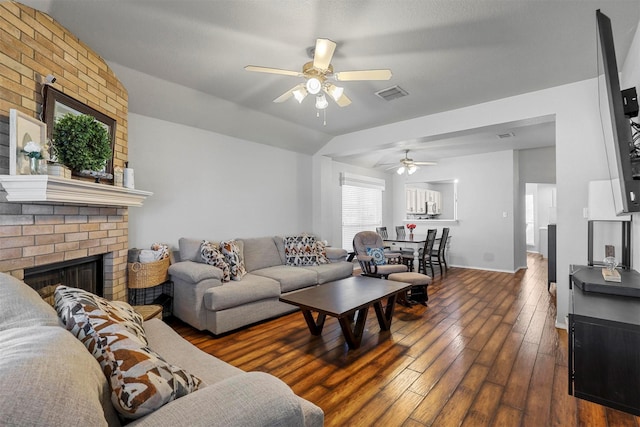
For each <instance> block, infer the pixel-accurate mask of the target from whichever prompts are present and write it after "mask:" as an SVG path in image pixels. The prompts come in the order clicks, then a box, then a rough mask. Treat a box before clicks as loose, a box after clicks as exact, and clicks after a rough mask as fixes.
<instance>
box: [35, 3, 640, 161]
mask: <svg viewBox="0 0 640 427" xmlns="http://www.w3.org/2000/svg"><path fill="white" fill-rule="evenodd" d="M22 2H23V3H25V4H27V5H29V6H32V7H35V8H37V9H39V10H42V11H43V12H45V13H48V14H49V15H50V16H52V17H53V18H54V19H56V20H57V21H58V22H60V23H61V24H62V25H64V26H65V27H66V28H68V29H69V30H70V31H71V32H73V33H74V34H75V35H77V36H78V37H79V38H80V40H82V41H83V42H84V43H86V44H87V45H88V46H90V47H91V48H92V49H93V50H94V51H96V52H97V53H98V54H99V55H101V56H102V57H103V58H104V59H105V60H107V62H109V64H110V65H112V67H113V68H114V70H115V71H116V73H117V74H118V76H119V77H120V79H121V80H122V81H123V83H124V84H125V86H126V87H127V89H128V91H129V102H130V105H129V108H130V111H131V112H133V113H138V114H142V115H147V116H152V117H158V118H162V119H166V120H172V121H176V122H179V123H185V124H188V125H192V126H197V127H202V128H205V129H210V130H214V131H216V132H219V133H223V134H228V135H231V136H235V137H238V138H243V139H248V140H252V141H255V142H259V143H264V144H270V145H273V146H277V147H281V148H285V149H289V150H294V151H298V152H301V153H306V154H313V153H315V152H317V151H318V150H319V149H320V148H321V147H322V146H323V145H324V144H326V142H328V141H329V140H331V138H333V137H334V136H337V135H343V134H348V133H351V132H355V131H358V130H362V129H368V128H372V127H376V126H380V125H385V124H389V123H394V122H399V121H403V120H407V119H411V118H415V117H420V116H424V115H429V114H434V113H438V112H442V111H447V110H452V109H456V108H461V107H465V106H469V105H474V104H478V103H482V102H487V101H491V100H495V99H500V98H505V97H508V96H513V95H518V94H522V93H527V92H531V91H535V90H540V89H544V88H548V87H553V86H558V85H563V84H567V83H571V82H576V81H580V80H585V79H589V78H593V77H595V76H596V25H595V10H596V9H601V10H602V11H603V12H604V13H605V14H607V15H608V16H609V17H610V18H611V20H612V24H613V29H614V36H615V42H616V49H617V54H618V63H619V66H621V64H622V63H623V62H624V58H625V57H626V54H627V52H628V49H629V46H630V44H631V41H632V39H633V36H634V34H635V31H636V28H637V26H638V21H639V20H640V1H639V0H606V1H605V0H600V1H592V0H270V1H266V0H209V1H205V0H160V1H150V0H126V1H116V0H102V1H86V0H23V1H22ZM316 38H329V39H331V40H333V41H335V42H336V43H337V49H336V52H335V55H334V57H333V61H332V64H333V67H334V69H335V70H336V71H346V70H361V69H379V68H389V69H391V70H392V72H393V77H392V78H391V80H389V81H354V82H344V83H342V82H341V83H340V84H341V85H342V86H343V87H344V89H345V94H347V95H348V96H349V98H350V99H351V100H352V101H353V102H352V104H351V105H349V106H348V107H344V108H341V107H338V106H337V105H336V104H335V103H333V102H332V101H331V100H330V104H329V107H328V108H327V110H326V114H327V116H326V125H323V120H322V117H320V118H318V117H316V110H315V108H314V105H313V104H314V103H313V100H312V99H309V98H310V97H308V99H306V100H305V101H304V102H303V103H302V104H298V103H297V102H296V101H295V100H294V99H293V98H291V99H289V100H288V101H286V102H284V103H273V102H272V101H273V100H274V99H275V98H277V97H278V96H280V95H281V94H282V93H284V92H285V91H287V90H289V89H291V88H292V87H293V86H295V85H296V84H297V83H300V82H302V79H301V78H297V77H289V76H281V75H270V74H262V73H251V72H247V71H245V70H244V69H243V67H244V66H245V65H249V64H251V65H260V66H266V67H274V68H282V69H287V70H294V71H298V70H301V68H302V65H303V64H304V63H305V62H307V61H309V60H310V59H309V56H308V53H307V49H308V48H309V47H311V46H313V45H314V43H315V40H316ZM394 85H399V86H400V87H401V88H402V89H404V90H405V91H406V92H408V96H406V97H403V98H399V99H395V100H392V101H385V100H382V99H380V98H379V97H377V96H376V95H375V92H376V91H379V90H381V89H385V88H388V87H390V86H394ZM150 88H162V93H163V94H164V96H160V95H157V94H156V96H153V95H152V94H150ZM184 88H188V91H189V92H188V95H182V96H183V100H187V101H188V100H192V101H188V102H190V103H191V104H193V108H192V110H190V109H189V108H183V105H184V104H182V105H181V104H179V103H178V102H176V103H175V105H174V104H170V103H171V102H172V101H175V100H176V98H178V95H175V96H174V95H173V94H174V93H175V94H178V93H185V90H184ZM158 90H160V89H158ZM172 91H176V92H172ZM321 116H322V115H321ZM507 133H512V134H513V136H512V137H510V138H502V139H501V138H498V137H497V135H499V134H507ZM554 143H555V127H554V125H553V123H549V122H547V123H518V124H515V123H511V124H505V125H504V126H502V127H500V128H491V129H482V130H478V131H477V132H474V133H473V134H468V133H463V132H461V133H460V134H455V135H444V136H442V138H439V139H438V140H422V141H389V143H388V145H386V146H385V147H379V149H377V150H375V151H374V152H372V153H356V154H355V155H354V154H353V153H349V155H346V154H344V155H341V154H340V153H336V154H335V156H334V158H335V159H336V160H338V161H342V162H346V163H351V164H355V165H360V166H366V167H377V168H380V169H385V168H388V166H387V164H389V163H392V162H396V161H398V160H399V159H400V158H401V157H403V153H404V150H405V149H412V150H418V151H417V152H415V153H412V157H413V158H414V159H416V160H438V159H442V158H446V157H451V156H456V155H459V154H460V153H463V152H464V153H465V154H469V153H470V150H472V152H487V151H494V150H498V149H508V148H532V147H542V146H550V145H554ZM505 147H506V148H505Z"/></svg>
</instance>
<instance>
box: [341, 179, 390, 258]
mask: <svg viewBox="0 0 640 427" xmlns="http://www.w3.org/2000/svg"><path fill="white" fill-rule="evenodd" d="M383 190H384V180H381V179H376V178H369V177H359V176H355V175H350V174H346V173H345V174H343V177H342V248H343V249H346V250H348V251H351V250H353V236H355V235H356V233H358V232H360V231H365V230H370V231H375V229H376V227H380V226H381V225H382V191H383Z"/></svg>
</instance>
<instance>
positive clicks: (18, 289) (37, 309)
mask: <svg viewBox="0 0 640 427" xmlns="http://www.w3.org/2000/svg"><path fill="white" fill-rule="evenodd" d="M25 307H28V309H26V308H25ZM36 325H42V326H60V319H58V316H57V315H56V311H55V310H54V309H53V308H52V307H51V306H50V305H49V304H47V303H46V302H44V301H43V300H42V298H41V297H40V295H38V292H36V291H35V290H33V289H31V288H30V287H29V285H27V284H26V283H24V282H23V281H21V280H18V279H16V278H15V277H13V276H11V275H9V274H6V273H0V331H2V330H5V329H12V328H21V327H26V326H36Z"/></svg>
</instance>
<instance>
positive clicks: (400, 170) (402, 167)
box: [396, 166, 405, 175]
mask: <svg viewBox="0 0 640 427" xmlns="http://www.w3.org/2000/svg"><path fill="white" fill-rule="evenodd" d="M404 170H405V167H404V166H400V167H399V168H398V170H397V171H396V173H397V174H398V175H402V174H403V173H404Z"/></svg>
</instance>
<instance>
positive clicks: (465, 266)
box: [449, 265, 526, 274]
mask: <svg viewBox="0 0 640 427" xmlns="http://www.w3.org/2000/svg"><path fill="white" fill-rule="evenodd" d="M449 267H456V268H466V269H469V270H484V271H495V272H496V273H511V274H515V273H516V272H517V271H518V270H520V269H521V268H526V267H519V268H518V270H504V269H500V268H487V267H472V266H468V265H450V266H449Z"/></svg>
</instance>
